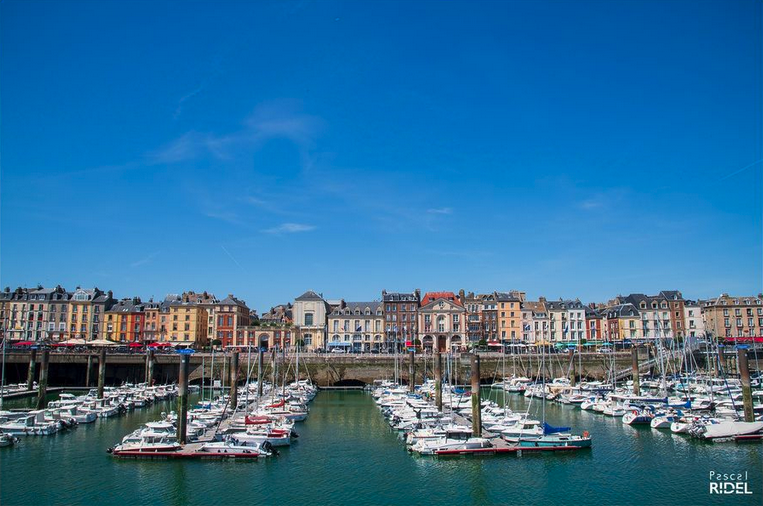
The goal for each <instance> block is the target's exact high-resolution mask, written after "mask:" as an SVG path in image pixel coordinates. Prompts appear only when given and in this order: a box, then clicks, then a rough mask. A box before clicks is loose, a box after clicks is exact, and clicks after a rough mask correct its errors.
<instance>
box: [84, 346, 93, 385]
mask: <svg viewBox="0 0 763 506" xmlns="http://www.w3.org/2000/svg"><path fill="white" fill-rule="evenodd" d="M92 372H93V355H91V354H90V353H88V354H87V370H86V371H85V386H86V387H89V386H90V375H91V374H92Z"/></svg>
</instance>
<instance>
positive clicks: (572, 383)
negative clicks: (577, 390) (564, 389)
mask: <svg viewBox="0 0 763 506" xmlns="http://www.w3.org/2000/svg"><path fill="white" fill-rule="evenodd" d="M578 353H580V350H578ZM567 355H568V356H569V357H570V386H573V387H574V386H575V350H570V351H569V352H567Z"/></svg>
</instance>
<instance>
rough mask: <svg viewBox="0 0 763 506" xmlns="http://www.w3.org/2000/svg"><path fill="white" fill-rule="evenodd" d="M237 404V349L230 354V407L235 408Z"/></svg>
mask: <svg viewBox="0 0 763 506" xmlns="http://www.w3.org/2000/svg"><path fill="white" fill-rule="evenodd" d="M236 406H238V351H234V352H233V353H231V356H230V407H231V410H235V409H236Z"/></svg>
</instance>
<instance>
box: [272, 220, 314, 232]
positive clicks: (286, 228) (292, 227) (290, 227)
mask: <svg viewBox="0 0 763 506" xmlns="http://www.w3.org/2000/svg"><path fill="white" fill-rule="evenodd" d="M311 230H315V226H314V225H305V224H303V223H283V224H281V225H278V226H277V227H273V228H268V229H266V230H263V232H265V233H266V234H295V233H298V232H310V231H311Z"/></svg>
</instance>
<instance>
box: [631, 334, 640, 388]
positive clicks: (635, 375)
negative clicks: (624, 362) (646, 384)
mask: <svg viewBox="0 0 763 506" xmlns="http://www.w3.org/2000/svg"><path fill="white" fill-rule="evenodd" d="M631 368H632V371H633V395H641V386H640V385H639V377H638V374H639V372H638V348H636V347H635V346H634V347H633V348H631Z"/></svg>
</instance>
